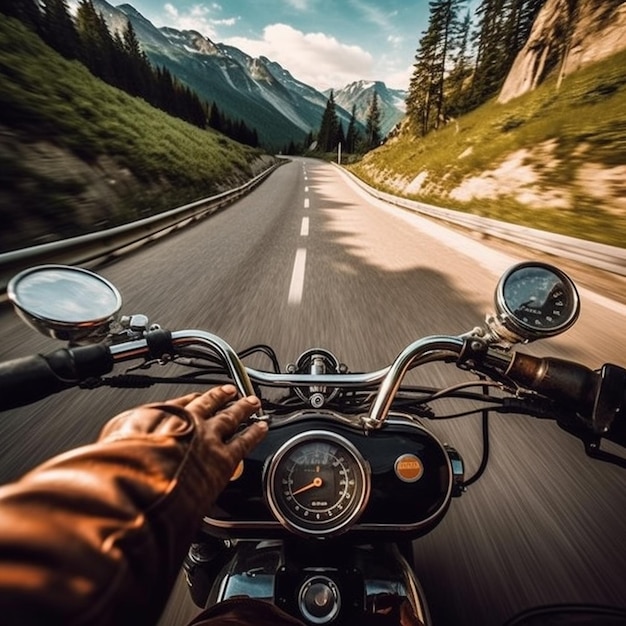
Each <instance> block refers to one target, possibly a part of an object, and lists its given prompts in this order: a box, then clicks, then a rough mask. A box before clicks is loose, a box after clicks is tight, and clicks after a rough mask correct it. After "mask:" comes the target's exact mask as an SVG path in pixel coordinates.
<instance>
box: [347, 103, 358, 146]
mask: <svg viewBox="0 0 626 626" xmlns="http://www.w3.org/2000/svg"><path fill="white" fill-rule="evenodd" d="M358 141H359V131H358V130H357V127H356V104H353V105H352V112H351V114H350V121H349V122H348V130H347V131H346V152H349V153H354V152H356V147H357V144H358Z"/></svg>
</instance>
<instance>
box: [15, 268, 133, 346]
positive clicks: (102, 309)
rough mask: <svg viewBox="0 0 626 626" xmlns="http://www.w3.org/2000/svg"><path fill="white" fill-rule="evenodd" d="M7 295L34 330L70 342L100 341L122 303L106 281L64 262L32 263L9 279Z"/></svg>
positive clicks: (115, 290) (118, 295)
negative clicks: (61, 263)
mask: <svg viewBox="0 0 626 626" xmlns="http://www.w3.org/2000/svg"><path fill="white" fill-rule="evenodd" d="M7 295H8V297H9V300H10V301H11V302H12V303H13V305H14V307H15V310H16V311H17V313H18V315H19V316H20V317H21V318H22V319H23V320H24V321H25V322H26V323H27V324H28V325H29V326H32V327H33V328H34V329H35V330H37V331H39V332H41V333H43V334H44V335H47V336H49V337H54V338H55V339H63V340H65V341H70V342H72V343H79V342H90V341H100V340H101V339H103V338H104V337H105V336H106V334H107V332H108V330H109V326H110V324H111V322H112V321H114V320H115V316H116V314H117V313H118V311H119V310H120V308H121V306H122V297H121V296H120V294H119V292H118V290H117V289H116V288H115V287H114V286H113V285H112V284H111V283H110V282H109V281H108V280H105V279H104V278H102V277H101V276H98V274H94V273H93V272H90V271H89V270H85V269H82V268H79V267H69V266H66V265H41V266H38V267H33V268H30V269H27V270H24V271H23V272H20V273H19V274H18V275H17V276H15V277H14V278H12V279H11V281H10V282H9V285H8V287H7Z"/></svg>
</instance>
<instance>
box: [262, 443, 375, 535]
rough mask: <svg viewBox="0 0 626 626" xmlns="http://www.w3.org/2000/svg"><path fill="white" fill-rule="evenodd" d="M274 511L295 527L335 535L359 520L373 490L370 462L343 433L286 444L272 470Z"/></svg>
mask: <svg viewBox="0 0 626 626" xmlns="http://www.w3.org/2000/svg"><path fill="white" fill-rule="evenodd" d="M266 493H267V494H268V502H269V505H270V508H271V509H272V511H273V513H274V515H275V516H276V517H277V518H278V520H279V521H280V522H281V523H282V524H283V525H284V526H286V527H287V528H289V529H290V530H293V531H295V532H299V533H304V534H310V535H331V534H335V533H338V532H341V531H344V530H347V527H348V526H349V525H350V524H351V523H353V522H354V521H355V520H356V519H357V518H358V516H359V515H360V513H361V511H362V510H363V508H364V506H365V503H366V501H367V496H368V494H369V472H368V468H367V465H366V463H365V461H364V460H363V458H362V457H361V455H360V454H359V452H358V451H357V450H356V448H354V446H353V445H352V444H351V443H350V442H349V441H347V440H346V439H344V438H343V437H341V436H339V435H336V434H334V433H329V432H325V431H313V432H307V433H303V434H301V435H298V436H297V437H294V438H292V439H290V440H289V441H288V442H286V443H285V444H284V445H283V446H282V447H281V448H280V449H279V450H278V452H277V453H276V455H275V456H274V457H273V458H272V460H271V462H270V464H269V466H268V468H267V472H266Z"/></svg>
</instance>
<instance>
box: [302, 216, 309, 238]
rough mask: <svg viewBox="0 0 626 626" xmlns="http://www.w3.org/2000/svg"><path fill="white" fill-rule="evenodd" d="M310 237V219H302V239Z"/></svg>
mask: <svg viewBox="0 0 626 626" xmlns="http://www.w3.org/2000/svg"><path fill="white" fill-rule="evenodd" d="M308 236H309V218H308V217H303V218H302V226H301V228H300V237H308Z"/></svg>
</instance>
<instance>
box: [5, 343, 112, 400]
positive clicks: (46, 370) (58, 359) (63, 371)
mask: <svg viewBox="0 0 626 626" xmlns="http://www.w3.org/2000/svg"><path fill="white" fill-rule="evenodd" d="M112 369H113V356H112V355H111V353H110V351H109V349H108V347H107V346H106V345H104V344H95V345H91V346H80V347H78V348H62V349H60V350H56V351H54V352H51V353H50V354H46V355H43V354H37V355H33V356H27V357H23V358H21V359H14V360H12V361H7V362H5V363H0V410H6V409H12V408H15V407H18V406H24V405H26V404H31V403H33V402H36V401H37V400H41V399H43V398H46V397H48V396H51V395H53V394H55V393H58V392H59V391H63V390H64V389H69V388H70V387H74V386H76V385H77V384H78V383H79V382H81V381H83V380H85V379H87V378H91V377H95V376H100V375H102V374H106V373H108V372H110V371H111V370H112Z"/></svg>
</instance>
